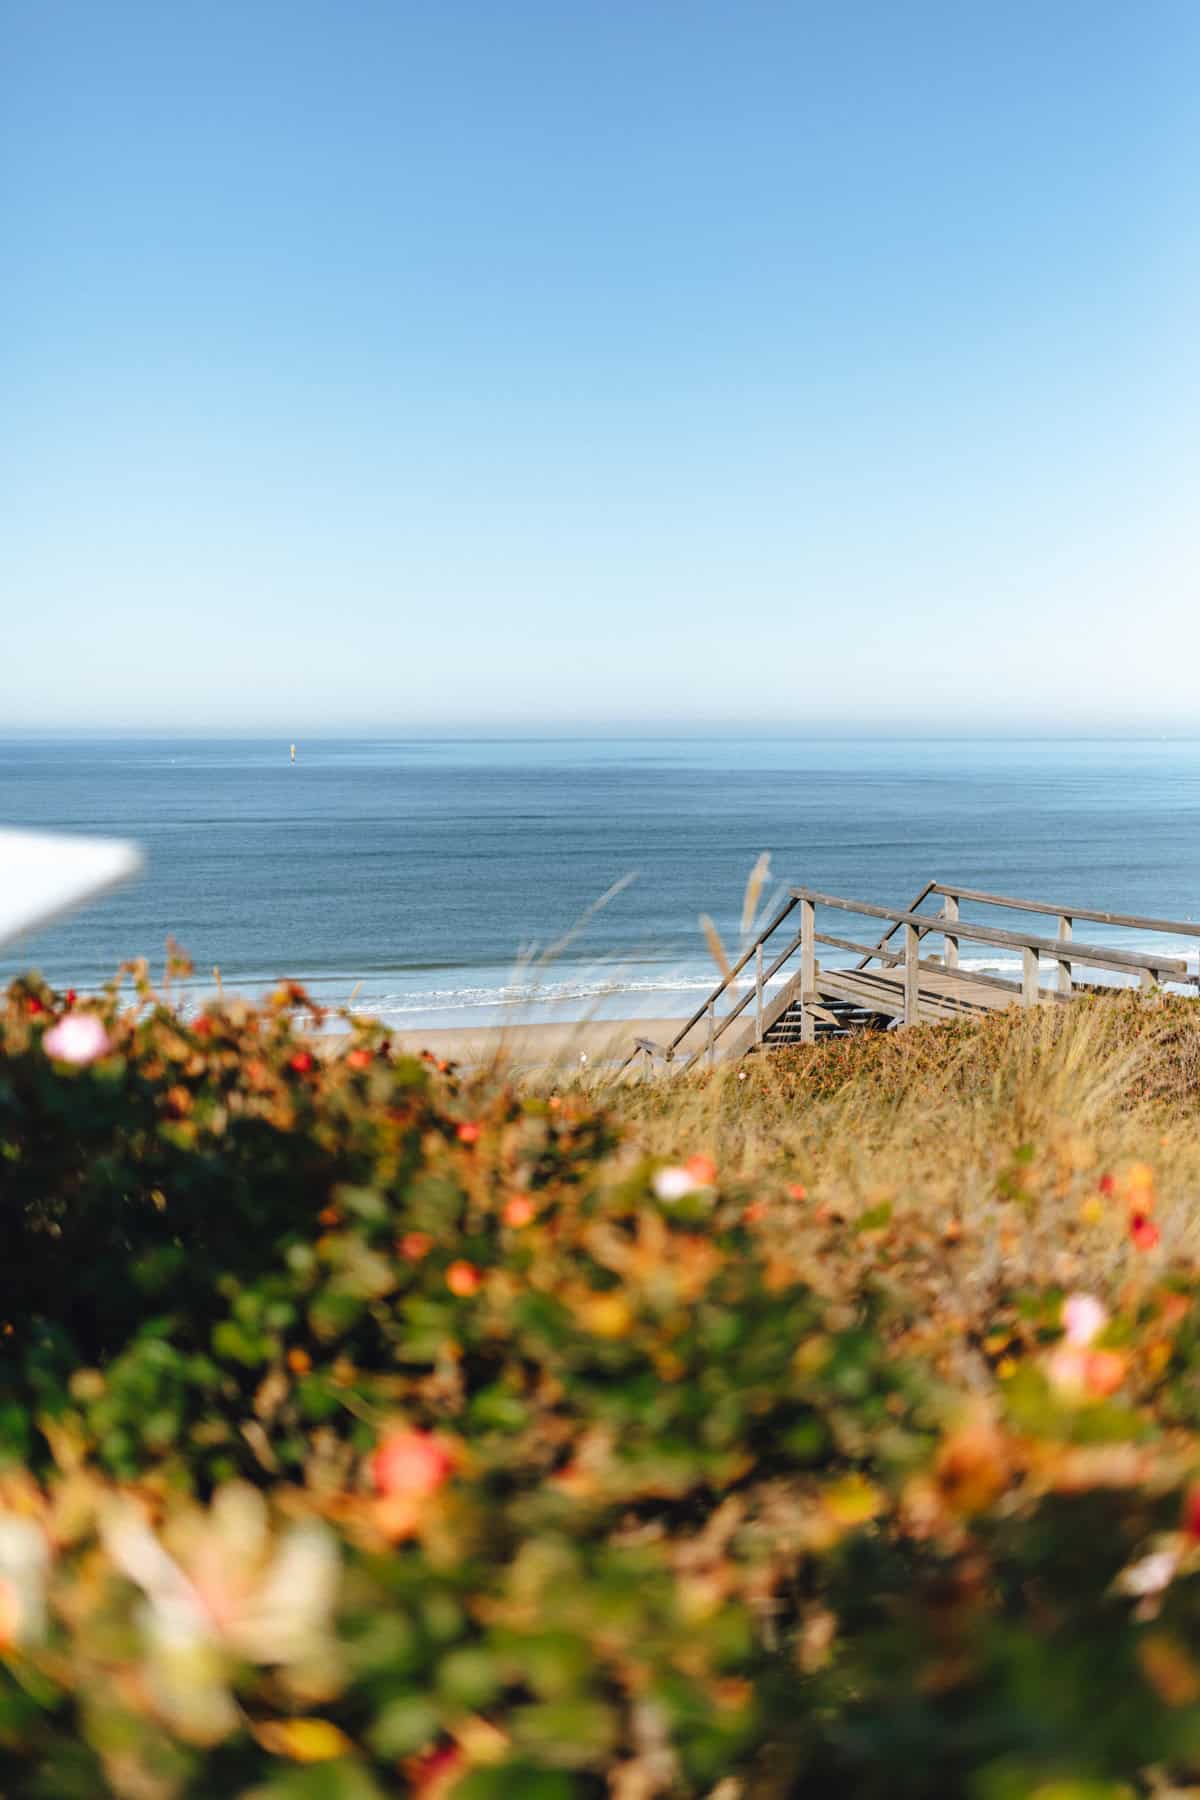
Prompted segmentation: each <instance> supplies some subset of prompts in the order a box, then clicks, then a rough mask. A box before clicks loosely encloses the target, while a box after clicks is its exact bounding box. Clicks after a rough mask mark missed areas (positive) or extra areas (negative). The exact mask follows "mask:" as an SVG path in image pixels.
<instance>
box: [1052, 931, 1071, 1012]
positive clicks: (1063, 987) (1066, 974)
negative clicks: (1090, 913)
mask: <svg viewBox="0 0 1200 1800" xmlns="http://www.w3.org/2000/svg"><path fill="white" fill-rule="evenodd" d="M1074 923H1075V921H1074V920H1073V919H1072V917H1071V915H1070V913H1059V915H1058V941H1059V943H1060V944H1069V943H1070V941H1071V932H1072V930H1073V929H1074ZM1055 960H1056V965H1057V968H1058V991H1059V993H1060V994H1065V995H1066V996H1067V999H1068V1000H1069V999H1070V997H1071V961H1070V958H1069V957H1066V956H1060V957H1057V958H1056V959H1055Z"/></svg>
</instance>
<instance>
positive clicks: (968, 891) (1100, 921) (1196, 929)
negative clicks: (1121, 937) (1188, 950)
mask: <svg viewBox="0 0 1200 1800" xmlns="http://www.w3.org/2000/svg"><path fill="white" fill-rule="evenodd" d="M930 892H931V893H934V894H947V895H949V894H953V895H956V896H957V897H958V899H959V900H977V901H978V902H979V904H980V905H981V906H1004V907H1007V908H1008V909H1009V911H1010V912H1030V913H1050V914H1053V915H1055V916H1056V917H1059V918H1061V917H1062V916H1063V914H1064V913H1065V914H1069V915H1070V917H1071V918H1073V919H1087V920H1088V922H1089V924H1093V925H1131V926H1133V928H1134V930H1135V931H1164V932H1168V933H1174V934H1175V935H1176V936H1178V937H1197V938H1200V922H1197V921H1196V920H1195V919H1148V918H1143V917H1142V916H1140V915H1139V914H1138V913H1119V912H1093V911H1090V910H1089V909H1088V908H1087V907H1086V906H1064V905H1063V904H1062V902H1061V901H1057V902H1055V904H1054V905H1051V904H1050V902H1049V901H1043V900H1019V899H1017V898H1016V897H1015V896H1014V895H1012V894H988V893H985V892H984V891H983V889H982V888H960V887H956V888H948V887H943V886H942V884H941V883H940V882H937V881H935V882H934V883H933V886H932V888H931V889H930Z"/></svg>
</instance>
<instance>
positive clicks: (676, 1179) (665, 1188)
mask: <svg viewBox="0 0 1200 1800" xmlns="http://www.w3.org/2000/svg"><path fill="white" fill-rule="evenodd" d="M650 1185H651V1187H652V1188H653V1189H654V1192H655V1193H656V1194H657V1195H658V1197H659V1199H660V1200H682V1199H683V1198H684V1197H685V1195H687V1194H694V1193H695V1192H696V1190H697V1188H699V1187H700V1186H701V1185H702V1184H701V1183H700V1182H698V1181H697V1180H696V1178H695V1176H694V1175H689V1173H688V1171H687V1170H686V1169H677V1168H676V1169H659V1170H657V1171H656V1173H655V1175H654V1178H653V1180H652V1181H651V1183H650Z"/></svg>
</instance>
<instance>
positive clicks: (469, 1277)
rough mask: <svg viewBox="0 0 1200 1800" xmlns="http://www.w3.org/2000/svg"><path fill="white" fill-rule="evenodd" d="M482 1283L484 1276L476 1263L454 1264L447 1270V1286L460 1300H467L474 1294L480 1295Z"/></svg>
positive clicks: (460, 1262)
mask: <svg viewBox="0 0 1200 1800" xmlns="http://www.w3.org/2000/svg"><path fill="white" fill-rule="evenodd" d="M482 1282H483V1276H482V1275H481V1274H480V1273H479V1270H478V1269H477V1268H476V1267H475V1264H474V1263H470V1262H462V1261H459V1262H452V1263H451V1264H450V1267H449V1268H448V1269H447V1270H446V1286H447V1287H448V1288H449V1289H450V1292H451V1293H452V1294H457V1295H458V1297H459V1299H460V1300H467V1299H469V1298H470V1296H471V1295H472V1294H476V1293H478V1292H479V1289H480V1286H481V1285H482Z"/></svg>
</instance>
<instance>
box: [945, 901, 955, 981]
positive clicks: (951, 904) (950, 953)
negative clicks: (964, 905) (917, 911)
mask: <svg viewBox="0 0 1200 1800" xmlns="http://www.w3.org/2000/svg"><path fill="white" fill-rule="evenodd" d="M942 917H943V919H945V920H946V921H947V923H957V921H958V895H957V894H947V895H945V897H944V899H943V901H942ZM942 961H943V962H944V963H945V965H946V967H947V968H948V969H957V967H958V938H957V936H956V934H955V933H954V932H950V931H947V932H944V933H943V935H942Z"/></svg>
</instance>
